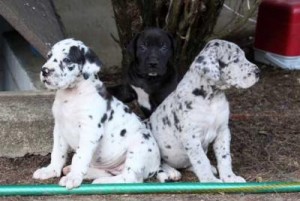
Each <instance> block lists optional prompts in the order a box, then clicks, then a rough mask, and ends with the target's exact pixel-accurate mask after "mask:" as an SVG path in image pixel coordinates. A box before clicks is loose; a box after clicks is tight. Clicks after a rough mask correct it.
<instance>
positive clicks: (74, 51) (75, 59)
mask: <svg viewBox="0 0 300 201" xmlns="http://www.w3.org/2000/svg"><path fill="white" fill-rule="evenodd" d="M68 58H69V59H70V61H71V62H72V63H77V64H81V65H83V64H84V63H85V58H84V50H83V49H82V50H80V49H79V47H77V46H72V47H71V48H70V50H69V54H68Z"/></svg>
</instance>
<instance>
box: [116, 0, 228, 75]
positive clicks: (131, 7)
mask: <svg viewBox="0 0 300 201" xmlns="http://www.w3.org/2000/svg"><path fill="white" fill-rule="evenodd" d="M223 3H224V0H122V1H118V0H112V4H113V7H114V12H115V17H116V21H117V25H118V31H119V36H120V45H121V47H122V49H123V50H124V51H123V56H124V59H123V60H127V59H128V58H127V56H126V53H125V46H124V44H127V43H128V42H129V40H130V38H132V36H133V35H132V34H133V33H134V31H133V30H134V29H137V30H136V31H141V30H142V29H143V28H145V27H160V28H162V29H165V30H167V31H169V32H170V33H172V34H173V35H174V37H175V41H176V52H175V63H176V66H178V70H179V73H180V74H181V75H183V74H184V73H185V72H186V70H187V69H188V67H189V65H190V64H191V62H192V61H193V60H194V57H195V56H196V55H197V54H198V53H199V51H200V50H201V48H202V47H203V45H204V44H205V43H206V42H207V41H206V40H207V39H208V37H209V35H210V34H211V33H212V31H213V28H214V25H215V23H216V20H217V17H218V15H219V12H220V10H221V8H222V5H223ZM134 13H135V15H134ZM139 19H141V20H139ZM134 22H135V26H136V27H133V25H134ZM123 64H124V62H123Z"/></svg>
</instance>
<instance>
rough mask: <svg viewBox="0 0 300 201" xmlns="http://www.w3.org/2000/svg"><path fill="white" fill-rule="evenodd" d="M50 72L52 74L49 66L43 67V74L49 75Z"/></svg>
mask: <svg viewBox="0 0 300 201" xmlns="http://www.w3.org/2000/svg"><path fill="white" fill-rule="evenodd" d="M49 74H50V70H49V68H46V67H42V75H43V76H44V77H47V76H48V75H49Z"/></svg>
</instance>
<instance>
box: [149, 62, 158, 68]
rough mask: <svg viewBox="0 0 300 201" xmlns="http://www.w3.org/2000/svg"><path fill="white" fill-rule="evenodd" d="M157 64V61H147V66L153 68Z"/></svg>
mask: <svg viewBox="0 0 300 201" xmlns="http://www.w3.org/2000/svg"><path fill="white" fill-rule="evenodd" d="M157 65H158V62H157V61H150V62H149V67H152V68H155V67H156V66H157Z"/></svg>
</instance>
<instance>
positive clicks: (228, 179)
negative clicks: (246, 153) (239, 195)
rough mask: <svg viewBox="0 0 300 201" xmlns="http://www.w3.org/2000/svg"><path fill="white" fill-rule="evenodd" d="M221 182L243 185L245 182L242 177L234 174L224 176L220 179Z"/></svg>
mask: <svg viewBox="0 0 300 201" xmlns="http://www.w3.org/2000/svg"><path fill="white" fill-rule="evenodd" d="M221 179H222V181H223V182H229V183H230V182H231V183H234V182H236V183H244V182H246V180H245V179H244V178H243V177H240V176H237V175H235V174H229V175H226V176H223V177H221Z"/></svg>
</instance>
